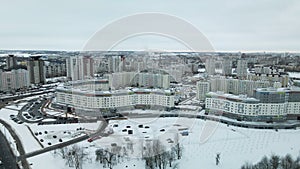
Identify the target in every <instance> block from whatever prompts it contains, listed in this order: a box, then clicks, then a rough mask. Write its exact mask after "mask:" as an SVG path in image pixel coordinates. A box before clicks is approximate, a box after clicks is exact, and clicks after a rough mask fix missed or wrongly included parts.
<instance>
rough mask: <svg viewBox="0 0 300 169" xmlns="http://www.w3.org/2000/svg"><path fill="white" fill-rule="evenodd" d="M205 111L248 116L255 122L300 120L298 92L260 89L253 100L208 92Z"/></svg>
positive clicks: (280, 89) (299, 97) (299, 93)
mask: <svg viewBox="0 0 300 169" xmlns="http://www.w3.org/2000/svg"><path fill="white" fill-rule="evenodd" d="M205 104H206V111H207V112H210V113H218V114H231V115H232V114H233V115H236V117H239V116H248V117H251V118H253V117H254V118H256V120H269V119H272V120H274V119H275V120H282V119H300V90H299V89H286V88H279V89H275V88H261V89H257V90H256V91H255V97H254V98H248V97H246V96H244V95H239V96H238V95H232V94H224V93H223V92H209V93H208V94H207V96H206V101H205Z"/></svg>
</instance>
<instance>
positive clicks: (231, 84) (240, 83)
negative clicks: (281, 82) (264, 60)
mask: <svg viewBox="0 0 300 169" xmlns="http://www.w3.org/2000/svg"><path fill="white" fill-rule="evenodd" d="M209 83H210V89H211V91H212V92H217V91H223V92H225V93H230V94H236V95H239V94H246V95H248V96H253V95H254V90H255V89H257V88H266V87H273V86H274V83H272V82H270V81H262V80H257V81H254V80H239V79H233V78H226V77H224V76H219V77H214V78H212V79H210V80H209Z"/></svg>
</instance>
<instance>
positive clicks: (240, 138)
mask: <svg viewBox="0 0 300 169" xmlns="http://www.w3.org/2000/svg"><path fill="white" fill-rule="evenodd" d="M114 124H118V127H114V134H112V135H111V136H109V137H107V138H101V139H98V140H96V141H94V142H92V143H88V142H86V141H84V142H81V143H80V144H79V145H81V146H85V147H86V151H88V152H90V153H89V158H90V160H91V161H89V162H88V161H87V162H85V164H84V165H83V168H99V167H100V164H98V163H97V162H96V161H95V150H96V149H97V148H100V147H101V148H105V147H109V146H110V144H111V143H117V144H120V145H122V144H124V142H125V139H124V138H129V139H130V140H139V141H141V139H144V138H145V137H149V139H152V138H156V137H158V138H160V139H161V140H162V141H165V144H166V145H167V144H168V143H167V142H166V139H167V138H172V136H173V135H174V134H175V133H176V132H178V129H179V128H180V127H182V128H188V131H189V136H180V141H181V143H182V144H183V145H184V152H183V158H182V159H181V160H180V161H179V166H180V168H189V169H198V168H204V169H217V168H218V169H219V168H222V169H235V168H240V167H241V165H243V164H244V163H245V162H246V161H248V162H257V161H259V160H260V159H261V158H262V157H263V156H264V155H271V154H272V153H275V154H279V155H285V154H287V153H290V154H291V155H293V156H294V157H296V156H298V155H299V150H300V142H299V138H300V130H279V131H278V132H276V131H275V130H257V129H246V128H238V127H233V126H227V125H224V124H220V123H217V122H211V121H203V120H194V119H187V118H181V119H177V118H159V119H148V118H147V119H130V120H129V121H112V122H111V125H114ZM139 124H144V126H149V128H148V129H146V128H138V127H137V126H138V125H139ZM174 124H175V126H174ZM127 126H130V129H132V130H133V134H132V135H130V134H128V132H122V130H123V129H125V128H126V127H127ZM204 126H206V127H207V126H212V127H213V128H214V127H215V126H217V127H216V129H215V130H208V131H207V130H206V131H205V132H211V137H209V138H208V140H207V141H206V142H204V143H202V144H201V143H200V136H201V135H202V134H203V133H202V131H203V127H204ZM208 128H209V127H208ZM127 129H128V128H127ZM161 129H165V130H166V132H163V133H162V132H160V130H161ZM145 131H146V132H147V133H143V132H145ZM166 133H167V134H166ZM204 134H205V133H204ZM206 134H207V133H206ZM208 135H209V134H208ZM134 144H135V151H137V152H134V153H133V154H132V158H131V159H129V161H127V160H125V161H124V162H121V163H120V164H118V165H117V166H115V167H114V168H115V169H121V168H125V166H128V168H144V161H142V160H139V159H138V158H135V157H137V156H138V151H139V150H138V147H141V146H140V145H141V144H140V142H134ZM217 153H220V154H221V159H220V165H219V166H216V165H215V157H216V154H217ZM29 161H30V162H32V163H33V166H32V167H33V168H36V169H37V168H41V167H42V168H45V169H47V168H49V169H50V168H68V167H67V166H64V161H63V160H62V159H61V157H59V156H54V155H53V153H47V154H44V155H40V156H36V157H32V158H30V159H29ZM54 161H55V162H54ZM45 166H48V167H45Z"/></svg>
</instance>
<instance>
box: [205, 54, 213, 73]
mask: <svg viewBox="0 0 300 169" xmlns="http://www.w3.org/2000/svg"><path fill="white" fill-rule="evenodd" d="M205 70H206V73H207V74H208V75H214V74H215V73H216V65H215V60H214V59H212V58H208V59H206V61H205Z"/></svg>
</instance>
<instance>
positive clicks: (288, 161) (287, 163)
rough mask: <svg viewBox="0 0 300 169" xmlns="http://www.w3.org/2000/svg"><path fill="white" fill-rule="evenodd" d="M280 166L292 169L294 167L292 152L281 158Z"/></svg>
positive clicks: (284, 168) (283, 168)
mask: <svg viewBox="0 0 300 169" xmlns="http://www.w3.org/2000/svg"><path fill="white" fill-rule="evenodd" d="M280 167H281V168H282V169H291V168H294V160H293V158H292V156H291V155H290V154H287V155H286V156H285V157H282V158H281V160H280Z"/></svg>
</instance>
